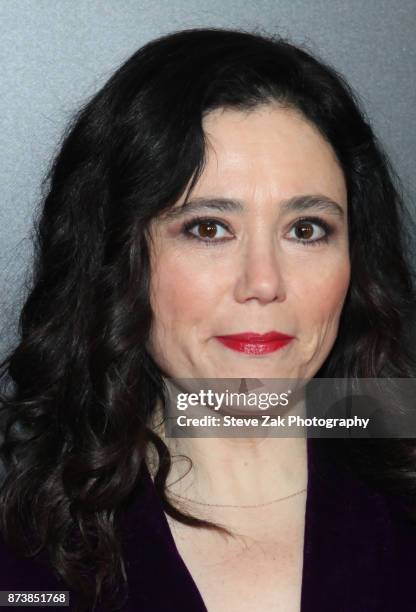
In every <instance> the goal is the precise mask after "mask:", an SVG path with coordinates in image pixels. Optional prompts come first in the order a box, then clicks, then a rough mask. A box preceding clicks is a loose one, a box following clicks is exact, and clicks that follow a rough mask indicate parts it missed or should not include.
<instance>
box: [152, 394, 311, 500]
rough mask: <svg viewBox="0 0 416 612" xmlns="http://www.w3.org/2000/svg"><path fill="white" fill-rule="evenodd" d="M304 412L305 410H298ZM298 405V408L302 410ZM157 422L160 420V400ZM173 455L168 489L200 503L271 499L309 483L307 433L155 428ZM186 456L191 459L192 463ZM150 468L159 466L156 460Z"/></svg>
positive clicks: (161, 426)
mask: <svg viewBox="0 0 416 612" xmlns="http://www.w3.org/2000/svg"><path fill="white" fill-rule="evenodd" d="M300 412H302V410H301V411H300ZM300 412H299V406H298V408H297V414H300ZM155 417H156V418H155V422H157V423H161V421H162V418H161V417H162V412H161V408H160V405H158V406H157V408H156V411H155ZM154 429H155V431H156V433H157V434H158V435H159V436H160V437H161V438H162V439H163V441H164V442H165V444H166V446H167V447H168V449H169V451H170V454H171V456H172V469H171V471H170V473H169V475H168V478H167V483H166V484H167V488H168V492H169V493H172V494H173V498H174V495H178V496H181V497H186V498H188V499H191V500H195V501H198V502H199V503H207V504H219V505H222V504H223V505H232V506H248V505H253V506H254V505H258V504H267V503H268V502H270V501H271V500H275V499H278V498H280V497H282V498H283V497H286V496H289V495H291V494H293V493H296V492H297V491H300V490H302V489H304V488H305V487H306V486H307V478H308V474H307V444H306V442H307V441H306V438H305V437H304V436H302V435H301V436H298V437H292V438H283V437H280V438H279V437H269V436H267V437H262V438H260V437H257V438H252V437H251V438H236V437H235V438H197V437H194V438H191V437H188V438H169V437H167V436H166V435H165V428H164V425H163V424H162V425H160V426H159V427H157V428H156V427H155V428H154ZM184 457H188V458H189V459H191V461H192V469H189V461H187V460H186V459H184ZM149 469H150V471H151V473H152V472H153V475H154V472H155V469H156V465H155V461H154V460H153V461H152V460H150V465H149Z"/></svg>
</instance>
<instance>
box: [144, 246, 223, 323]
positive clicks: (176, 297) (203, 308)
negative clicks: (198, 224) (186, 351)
mask: <svg viewBox="0 0 416 612" xmlns="http://www.w3.org/2000/svg"><path fill="white" fill-rule="evenodd" d="M219 280H220V279H218V274H217V275H215V274H213V269H212V265H209V263H208V264H207V265H205V266H204V265H203V262H201V261H200V260H198V259H197V258H195V257H194V258H192V257H190V256H189V257H187V258H185V257H172V256H171V257H169V256H167V255H166V256H163V257H160V258H159V260H158V265H157V268H155V270H154V273H153V274H152V282H151V293H150V299H151V305H152V309H153V312H154V314H155V321H156V322H158V323H160V325H162V326H163V327H164V328H165V329H169V330H170V331H171V332H174V331H178V330H179V328H181V329H182V330H183V328H188V329H191V328H192V326H195V325H196V324H197V323H201V322H204V321H207V320H208V317H209V315H211V316H212V313H213V311H214V310H215V307H216V306H217V307H218V303H219V300H220V296H221V286H220V283H219Z"/></svg>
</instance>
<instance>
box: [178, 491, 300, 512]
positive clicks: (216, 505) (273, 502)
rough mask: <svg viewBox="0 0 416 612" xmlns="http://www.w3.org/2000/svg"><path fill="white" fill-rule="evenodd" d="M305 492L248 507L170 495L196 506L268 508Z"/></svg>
mask: <svg viewBox="0 0 416 612" xmlns="http://www.w3.org/2000/svg"><path fill="white" fill-rule="evenodd" d="M304 491H306V487H305V488H304V489H301V490H300V491H296V492H295V493H291V494H290V495H286V496H285V497H278V498H277V499H272V501H269V502H266V503H265V504H248V505H242V506H240V505H234V504H207V503H205V502H200V501H196V500H195V499H189V497H183V496H182V495H178V494H177V493H173V492H172V493H171V494H172V495H174V496H175V497H178V498H179V499H183V500H185V501H188V502H192V503H193V504H198V505H200V506H211V507H216V508H260V507H263V506H269V505H270V504H275V503H276V502H279V501H283V500H284V499H289V498H290V497H295V495H300V493H303V492H304Z"/></svg>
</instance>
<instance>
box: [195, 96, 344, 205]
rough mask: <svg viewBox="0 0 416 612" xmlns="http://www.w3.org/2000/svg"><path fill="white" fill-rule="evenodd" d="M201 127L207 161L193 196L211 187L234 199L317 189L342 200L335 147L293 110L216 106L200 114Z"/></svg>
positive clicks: (290, 193) (341, 187)
mask: <svg viewBox="0 0 416 612" xmlns="http://www.w3.org/2000/svg"><path fill="white" fill-rule="evenodd" d="M203 129H204V133H205V138H206V145H207V146H206V164H205V167H204V170H203V172H202V174H201V177H200V178H199V180H198V182H197V184H196V186H195V188H194V190H193V195H194V196H199V195H207V191H209V192H212V190H215V192H221V195H222V196H224V197H230V198H232V197H234V198H238V199H246V198H247V199H250V198H252V197H253V196H254V195H256V197H261V196H265V197H267V196H273V197H274V198H278V199H279V198H280V199H287V198H290V197H293V195H302V194H309V193H321V194H324V195H327V196H328V197H330V198H333V199H335V200H337V201H340V202H344V203H346V199H347V194H346V185H345V178H344V174H343V171H342V169H341V167H340V164H339V162H338V160H337V157H336V155H335V152H334V150H333V149H332V147H331V145H330V144H329V143H328V142H327V141H326V140H325V139H324V137H323V136H322V135H321V134H320V132H319V131H318V129H317V128H316V127H315V126H314V125H312V124H311V123H310V122H309V121H308V120H307V119H306V118H305V117H304V116H303V115H301V114H300V113H299V112H298V111H296V110H293V109H289V108H283V107H281V106H278V105H277V104H273V105H272V104H269V105H264V106H261V107H257V108H255V109H254V110H250V111H245V112H242V111H239V110H234V109H217V110H215V111H212V112H211V113H209V114H208V115H207V116H206V117H205V118H204V120H203ZM210 195H215V194H214V193H210Z"/></svg>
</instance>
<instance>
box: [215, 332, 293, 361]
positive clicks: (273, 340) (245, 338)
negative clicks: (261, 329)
mask: <svg viewBox="0 0 416 612" xmlns="http://www.w3.org/2000/svg"><path fill="white" fill-rule="evenodd" d="M215 338H216V339H217V340H218V341H219V342H221V344H223V345H224V346H226V347H227V348H230V349H232V350H233V351H237V352H239V353H246V354H247V355H264V354H266V353H273V352H275V351H278V350H279V349H281V348H283V347H285V346H286V345H287V344H289V343H290V342H291V341H292V340H293V339H294V337H293V336H289V335H287V334H282V333H280V332H275V331H271V332H267V333H266V334H258V333H255V332H244V333H241V334H230V335H226V336H215Z"/></svg>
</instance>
